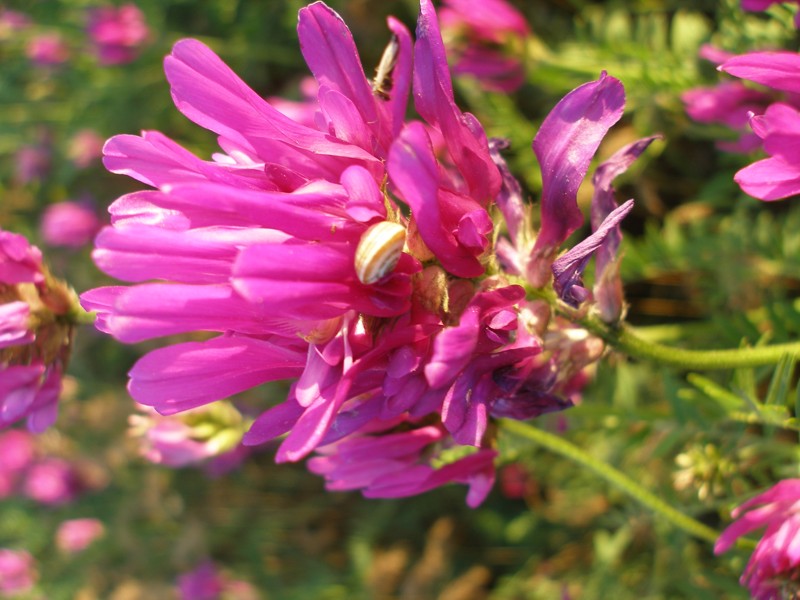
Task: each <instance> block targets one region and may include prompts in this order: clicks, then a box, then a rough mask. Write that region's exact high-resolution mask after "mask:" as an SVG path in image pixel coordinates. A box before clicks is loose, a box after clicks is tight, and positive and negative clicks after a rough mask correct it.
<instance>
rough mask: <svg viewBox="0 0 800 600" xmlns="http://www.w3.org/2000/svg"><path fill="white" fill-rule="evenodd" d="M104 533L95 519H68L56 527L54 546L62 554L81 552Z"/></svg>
mask: <svg viewBox="0 0 800 600" xmlns="http://www.w3.org/2000/svg"><path fill="white" fill-rule="evenodd" d="M104 533H105V527H104V526H103V524H102V523H101V522H100V521H98V520H97V519H70V520H68V521H64V522H63V523H61V525H59V526H58V530H57V531H56V546H58V548H59V549H60V550H62V551H63V552H69V553H72V554H74V553H78V552H82V551H83V550H86V548H88V547H89V546H90V545H91V544H92V542H94V541H95V540H96V539H98V538H100V537H102V536H103V534H104Z"/></svg>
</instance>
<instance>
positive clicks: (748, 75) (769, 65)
mask: <svg viewBox="0 0 800 600" xmlns="http://www.w3.org/2000/svg"><path fill="white" fill-rule="evenodd" d="M719 70H720V71H724V72H725V73H728V74H730V75H733V76H734V77H741V78H742V79H747V80H749V81H755V82H756V83H760V84H762V85H766V86H768V87H771V88H774V89H776V90H782V91H784V92H794V93H800V55H798V54H797V53H796V52H750V53H748V54H742V55H741V56H734V57H733V58H732V59H730V60H728V61H726V62H724V63H723V64H722V65H721V66H720V67H719Z"/></svg>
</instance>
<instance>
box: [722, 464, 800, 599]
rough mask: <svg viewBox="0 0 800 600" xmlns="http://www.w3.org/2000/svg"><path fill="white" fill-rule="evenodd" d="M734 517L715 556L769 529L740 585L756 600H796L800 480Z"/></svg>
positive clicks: (747, 504)
mask: <svg viewBox="0 0 800 600" xmlns="http://www.w3.org/2000/svg"><path fill="white" fill-rule="evenodd" d="M731 516H733V518H734V519H736V520H735V521H734V522H733V523H731V524H730V525H729V526H728V528H727V529H725V531H723V532H722V534H720V536H719V539H718V540H717V543H716V545H715V546H714V553H715V554H722V553H723V552H725V551H727V550H728V549H730V548H731V547H732V546H733V545H734V543H735V542H736V540H737V539H738V538H740V537H742V536H743V535H747V534H748V533H750V532H752V531H755V530H757V529H762V528H766V530H765V531H764V534H763V535H762V536H761V539H760V540H759V542H758V545H757V546H756V549H755V550H754V551H753V554H752V555H751V556H750V561H749V562H748V563H747V567H745V570H744V573H743V574H742V577H741V579H740V580H739V581H740V582H741V584H742V585H746V586H747V587H748V588H749V590H750V594H752V596H753V598H754V599H755V600H782V599H784V598H795V597H796V594H797V593H798V592H800V583H799V582H798V578H797V573H798V571H797V569H798V566H800V479H784V480H783V481H781V482H779V483H777V484H776V485H774V486H772V487H771V488H770V489H768V490H767V491H765V492H763V493H761V494H759V495H758V496H756V497H755V498H752V499H750V500H748V501H747V502H745V503H744V504H742V505H741V506H738V507H736V508H735V509H734V510H733V512H732V513H731Z"/></svg>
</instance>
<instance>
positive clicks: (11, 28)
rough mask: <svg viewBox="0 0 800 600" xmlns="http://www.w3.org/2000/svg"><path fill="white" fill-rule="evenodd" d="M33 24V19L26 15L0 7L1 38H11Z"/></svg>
mask: <svg viewBox="0 0 800 600" xmlns="http://www.w3.org/2000/svg"><path fill="white" fill-rule="evenodd" d="M31 23H32V21H31V18H30V17H29V16H28V15H26V14H25V13H21V12H19V11H16V10H11V9H9V8H5V7H0V38H6V37H10V36H11V35H13V34H14V33H15V32H17V31H22V30H24V29H27V28H28V27H30V26H31Z"/></svg>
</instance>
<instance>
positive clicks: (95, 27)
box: [87, 4, 150, 65]
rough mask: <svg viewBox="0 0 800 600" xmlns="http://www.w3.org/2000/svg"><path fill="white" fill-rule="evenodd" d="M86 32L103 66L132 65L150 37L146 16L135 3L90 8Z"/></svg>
mask: <svg viewBox="0 0 800 600" xmlns="http://www.w3.org/2000/svg"><path fill="white" fill-rule="evenodd" d="M87 32H88V34H89V37H90V38H91V40H92V42H93V43H94V45H95V52H96V54H97V57H98V58H99V59H100V62H101V63H102V64H104V65H121V64H125V63H129V62H131V61H132V60H134V59H135V58H136V55H137V53H138V51H139V48H140V47H141V46H142V44H144V42H145V41H146V40H147V38H148V36H149V35H150V29H149V28H148V27H147V23H146V22H145V19H144V13H142V11H141V10H140V9H139V7H137V6H136V5H135V4H123V5H122V6H119V7H111V6H105V7H101V8H94V9H91V10H90V11H89V25H88V27H87Z"/></svg>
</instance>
